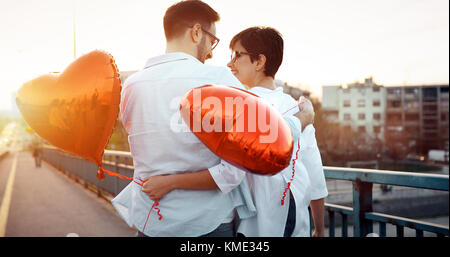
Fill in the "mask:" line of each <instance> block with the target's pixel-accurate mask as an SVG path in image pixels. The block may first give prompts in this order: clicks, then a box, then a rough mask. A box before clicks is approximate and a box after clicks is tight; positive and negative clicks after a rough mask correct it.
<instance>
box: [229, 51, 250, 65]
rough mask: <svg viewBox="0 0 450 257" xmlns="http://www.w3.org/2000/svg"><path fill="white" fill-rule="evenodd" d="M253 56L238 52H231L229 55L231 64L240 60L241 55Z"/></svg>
mask: <svg viewBox="0 0 450 257" xmlns="http://www.w3.org/2000/svg"><path fill="white" fill-rule="evenodd" d="M244 54H246V55H254V54H251V53H247V52H239V51H233V52H232V53H231V62H232V63H234V62H235V61H236V60H237V59H239V58H241V56H242V55H244Z"/></svg>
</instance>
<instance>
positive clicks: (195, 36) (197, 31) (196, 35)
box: [189, 23, 202, 43]
mask: <svg viewBox="0 0 450 257" xmlns="http://www.w3.org/2000/svg"><path fill="white" fill-rule="evenodd" d="M189 35H190V36H191V39H192V41H193V42H194V43H199V42H200V40H201V36H202V25H200V24H199V23H196V24H195V25H194V26H193V27H192V28H190V29H189Z"/></svg>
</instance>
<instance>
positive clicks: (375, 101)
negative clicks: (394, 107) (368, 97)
mask: <svg viewBox="0 0 450 257" xmlns="http://www.w3.org/2000/svg"><path fill="white" fill-rule="evenodd" d="M380 105H381V103H380V100H373V106H380Z"/></svg>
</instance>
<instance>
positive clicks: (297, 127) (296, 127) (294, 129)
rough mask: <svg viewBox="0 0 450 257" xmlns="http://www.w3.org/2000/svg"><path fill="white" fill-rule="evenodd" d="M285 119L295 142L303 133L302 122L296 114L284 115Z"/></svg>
mask: <svg viewBox="0 0 450 257" xmlns="http://www.w3.org/2000/svg"><path fill="white" fill-rule="evenodd" d="M283 118H284V120H285V121H286V122H287V124H288V126H289V128H290V129H291V133H292V137H293V139H294V143H295V142H297V141H298V139H299V138H300V135H301V133H302V122H301V121H300V120H299V119H298V118H297V117H295V116H292V115H287V114H285V115H283Z"/></svg>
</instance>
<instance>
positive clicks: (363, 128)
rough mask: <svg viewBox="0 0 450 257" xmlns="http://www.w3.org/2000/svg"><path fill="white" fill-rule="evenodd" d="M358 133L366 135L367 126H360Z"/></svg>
mask: <svg viewBox="0 0 450 257" xmlns="http://www.w3.org/2000/svg"><path fill="white" fill-rule="evenodd" d="M358 132H360V133H365V132H366V126H359V127H358Z"/></svg>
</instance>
